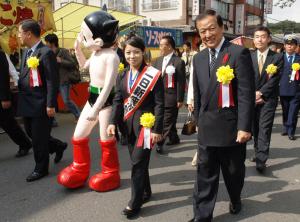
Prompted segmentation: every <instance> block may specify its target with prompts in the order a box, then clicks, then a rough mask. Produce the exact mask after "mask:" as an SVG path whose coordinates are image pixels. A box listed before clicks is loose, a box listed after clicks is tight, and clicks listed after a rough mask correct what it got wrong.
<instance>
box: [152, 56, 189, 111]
mask: <svg viewBox="0 0 300 222" xmlns="http://www.w3.org/2000/svg"><path fill="white" fill-rule="evenodd" d="M163 59H164V57H163V56H161V57H159V58H158V59H157V60H156V61H155V63H154V64H153V67H155V68H157V69H159V70H161V71H162V64H163ZM169 65H173V66H174V67H175V73H174V80H175V87H174V88H167V87H166V86H167V74H166V73H165V72H164V73H162V76H163V83H164V88H165V107H174V106H177V102H183V100H184V91H185V83H186V81H185V64H184V61H183V60H182V59H181V58H180V57H178V56H176V55H175V54H173V55H172V57H171V59H170V61H169V63H168V64H167V66H169ZM167 66H166V67H167Z"/></svg>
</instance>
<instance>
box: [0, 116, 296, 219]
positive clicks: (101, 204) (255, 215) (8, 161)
mask: <svg viewBox="0 0 300 222" xmlns="http://www.w3.org/2000/svg"><path fill="white" fill-rule="evenodd" d="M280 117H281V116H280V115H279V113H278V114H277V115H276V120H275V124H274V129H273V137H272V142H271V147H272V148H271V158H270V160H269V161H268V169H267V172H266V175H265V176H261V175H258V173H257V172H256V170H255V165H254V164H253V163H250V162H249V160H248V159H247V161H246V164H247V171H246V181H245V187H244V190H243V204H244V208H243V210H242V212H241V213H240V214H239V215H236V216H233V215H230V214H229V213H228V195H227V193H226V189H225V185H224V182H223V180H221V182H220V188H219V195H218V200H217V204H216V208H215V212H214V217H215V219H214V222H234V221H243V222H250V221H251V222H253V221H254V222H258V221H263V222H297V221H299V222H300V135H299V132H300V130H299V129H298V134H297V135H296V136H297V137H298V140H296V141H289V140H288V138H287V137H282V136H280V132H281V124H280V123H281V118H280ZM184 118H185V114H182V113H181V114H180V121H179V123H178V127H179V128H181V126H182V124H183V122H184ZM57 119H58V122H59V127H57V128H54V129H53V135H54V136H56V137H58V138H60V139H62V140H66V141H68V142H69V143H70V138H71V136H72V133H73V130H74V127H75V123H74V120H73V117H72V116H71V115H70V114H59V115H58V118H57ZM180 130H181V129H180ZM97 134H98V129H95V130H94V131H93V134H92V136H91V140H90V141H91V143H90V145H91V151H92V161H93V162H92V174H94V173H96V172H97V170H98V169H99V167H98V159H99V157H98V156H99V154H100V152H99V149H98V145H97V138H98V136H97ZM181 141H182V143H181V144H180V145H178V146H174V147H170V148H168V154H166V155H162V156H160V155H157V154H156V152H153V153H152V157H151V164H150V165H151V166H150V167H151V169H150V176H151V178H150V179H151V183H152V191H153V199H152V200H151V201H150V202H148V203H146V204H145V205H144V207H143V210H142V212H141V215H140V217H139V218H137V219H136V220H134V221H137V222H150V221H159V222H186V221H188V220H189V219H190V218H192V215H193V214H192V193H193V184H194V177H195V171H196V169H195V168H194V167H192V166H191V164H190V162H191V160H192V156H193V155H194V152H195V150H196V136H195V135H194V136H190V137H187V136H181ZM0 147H1V148H0V206H1V207H0V221H1V222H2V221H38V222H44V221H45V222H47V221H49V222H50V221H51V222H53V221H55V222H56V221H80V222H83V221H98V222H119V221H126V219H124V218H123V217H122V216H121V215H120V212H121V210H122V209H123V208H124V207H125V206H126V204H127V201H128V200H129V197H130V164H129V155H128V152H127V148H126V147H121V146H119V158H120V161H121V170H122V172H121V178H122V182H121V183H122V185H121V187H120V188H119V189H117V190H115V191H112V192H107V193H97V192H94V191H91V190H89V188H88V186H86V187H83V188H81V189H77V190H68V189H65V188H63V187H61V186H59V185H58V184H57V183H56V175H57V173H58V172H59V171H60V170H61V169H62V168H64V167H65V166H67V165H68V164H69V163H71V161H72V147H71V146H69V147H68V150H67V151H66V152H65V156H64V158H63V160H62V162H60V163H59V164H57V165H54V164H53V158H54V156H52V157H51V164H50V174H49V176H47V177H46V178H44V179H42V180H40V181H36V182H33V183H27V182H25V178H26V176H27V175H28V174H29V173H30V172H31V171H32V169H33V154H32V151H31V152H30V155H28V156H26V157H24V158H21V159H16V158H15V157H14V155H15V153H16V151H17V147H16V146H15V145H14V144H13V143H12V142H11V141H10V140H9V139H8V137H7V135H5V134H4V135H0ZM252 154H253V147H252V143H250V144H249V145H248V152H247V158H249V157H250V156H251V155H252Z"/></svg>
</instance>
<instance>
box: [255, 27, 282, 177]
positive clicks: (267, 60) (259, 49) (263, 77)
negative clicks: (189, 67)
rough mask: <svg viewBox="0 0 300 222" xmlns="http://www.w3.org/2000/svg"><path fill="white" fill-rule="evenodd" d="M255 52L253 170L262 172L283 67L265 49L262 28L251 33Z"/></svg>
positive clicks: (267, 35) (267, 32)
mask: <svg viewBox="0 0 300 222" xmlns="http://www.w3.org/2000/svg"><path fill="white" fill-rule="evenodd" d="M253 42H254V45H255V48H256V50H255V51H253V52H251V57H252V63H253V68H254V71H255V90H256V106H255V112H254V122H253V136H254V150H255V156H254V157H253V158H252V159H251V161H253V162H256V169H257V171H258V172H260V173H262V172H263V171H264V170H265V168H266V161H267V159H268V157H269V148H270V141H271V133H272V126H273V122H274V117H275V111H276V107H277V103H278V94H279V80H280V73H281V70H282V67H283V56H282V54H277V53H276V52H273V51H272V50H270V49H269V46H268V45H269V43H270V42H271V32H270V30H269V29H268V28H266V27H263V26H261V27H258V28H257V29H256V30H255V32H254V39H253ZM269 65H274V66H276V67H277V70H276V72H275V73H270V72H268V71H267V67H268V66H269Z"/></svg>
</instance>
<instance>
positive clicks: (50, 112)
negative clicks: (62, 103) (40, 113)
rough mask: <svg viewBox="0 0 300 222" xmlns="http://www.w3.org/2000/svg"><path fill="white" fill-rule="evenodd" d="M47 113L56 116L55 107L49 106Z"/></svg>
mask: <svg viewBox="0 0 300 222" xmlns="http://www.w3.org/2000/svg"><path fill="white" fill-rule="evenodd" d="M47 115H48V116H49V117H54V116H55V108H52V107H47Z"/></svg>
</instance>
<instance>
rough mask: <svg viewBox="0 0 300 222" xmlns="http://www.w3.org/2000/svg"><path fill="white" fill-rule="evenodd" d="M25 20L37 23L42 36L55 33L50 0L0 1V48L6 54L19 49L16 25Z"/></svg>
mask: <svg viewBox="0 0 300 222" xmlns="http://www.w3.org/2000/svg"><path fill="white" fill-rule="evenodd" d="M26 19H34V20H36V21H38V23H39V24H40V26H41V29H42V34H43V33H45V32H47V31H50V30H52V31H56V28H55V22H54V19H53V14H52V4H51V0H40V1H36V0H0V46H1V48H2V49H3V50H4V51H5V52H6V53H9V54H10V53H13V52H15V51H17V50H18V49H19V40H18V37H17V36H18V25H19V24H20V22H21V21H23V20H26Z"/></svg>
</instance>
